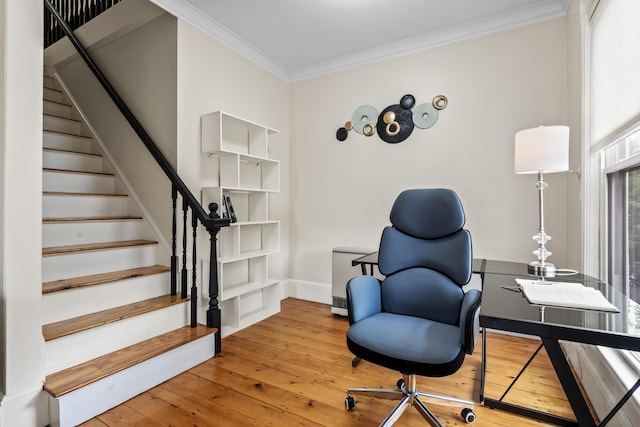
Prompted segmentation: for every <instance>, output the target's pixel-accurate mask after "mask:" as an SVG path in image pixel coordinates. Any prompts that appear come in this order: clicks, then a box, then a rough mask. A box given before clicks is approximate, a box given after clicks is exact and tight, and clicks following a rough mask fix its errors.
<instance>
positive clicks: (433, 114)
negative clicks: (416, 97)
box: [413, 104, 439, 129]
mask: <svg viewBox="0 0 640 427" xmlns="http://www.w3.org/2000/svg"><path fill="white" fill-rule="evenodd" d="M438 116H439V113H438V110H437V109H436V108H435V107H434V106H433V105H432V104H420V105H418V106H417V107H416V108H415V109H414V110H413V124H415V125H416V127H419V128H420V129H429V128H430V127H431V126H433V125H435V124H436V122H437V121H438Z"/></svg>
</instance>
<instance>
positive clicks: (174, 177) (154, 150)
mask: <svg viewBox="0 0 640 427" xmlns="http://www.w3.org/2000/svg"><path fill="white" fill-rule="evenodd" d="M118 1H119V0H107V1H104V0H103V1H100V0H75V1H72V0H44V5H45V7H46V9H47V10H48V11H49V14H50V15H51V19H50V21H49V22H50V23H49V24H47V20H46V19H45V25H47V26H48V27H50V28H55V29H56V31H58V30H59V31H61V33H62V34H63V37H64V36H66V37H68V38H69V41H70V42H71V43H72V44H73V46H74V47H75V48H76V50H77V51H78V54H79V55H80V57H81V58H82V59H83V60H84V62H85V63H86V64H87V66H88V67H89V69H90V70H91V71H92V72H93V74H94V76H95V77H96V78H97V79H98V81H99V82H100V84H101V85H102V87H103V88H104V90H105V91H106V92H107V94H108V95H109V96H110V97H111V99H112V101H113V102H114V103H115V105H116V106H117V107H118V109H119V110H120V112H121V113H122V115H123V116H124V117H125V119H126V120H127V122H128V123H129V125H130V126H131V127H132V128H133V130H134V131H135V132H136V134H137V135H138V137H139V138H140V140H141V141H142V143H143V144H144V145H145V146H146V147H147V149H148V150H149V152H150V153H151V155H152V156H153V158H154V159H155V161H156V162H157V163H158V165H159V166H160V168H161V169H162V171H163V172H164V173H165V175H166V176H167V178H169V180H170V181H171V199H172V209H173V223H172V242H171V250H172V253H171V294H172V295H176V294H177V292H178V264H179V256H178V253H177V250H178V248H177V241H176V240H177V238H176V234H177V228H178V226H177V222H178V215H179V214H178V209H177V206H178V196H180V197H181V198H182V220H183V224H182V226H183V229H182V237H183V238H182V247H183V248H182V249H183V252H182V258H183V259H182V271H181V275H180V293H181V296H182V297H183V298H186V297H187V291H188V272H187V231H188V228H187V218H188V212H189V210H190V211H191V228H192V239H193V248H192V253H191V258H192V266H191V269H192V282H191V290H190V291H191V292H190V293H191V295H190V298H191V313H190V314H191V327H195V326H196V325H197V307H198V304H197V300H198V289H197V282H196V278H197V275H196V271H197V270H196V265H197V264H196V263H197V258H196V241H197V229H198V226H199V225H202V226H204V228H205V229H206V231H207V232H208V233H209V237H210V249H209V251H210V256H209V260H210V262H209V284H208V285H209V306H208V308H207V316H206V317H207V320H206V323H207V326H208V327H210V328H218V331H217V333H216V338H215V341H216V351H217V352H219V351H220V346H221V326H222V320H221V311H220V305H219V301H218V295H219V287H218V263H217V258H218V256H217V251H216V240H217V235H218V232H219V231H220V229H221V228H222V227H226V226H228V225H229V223H230V220H229V219H228V218H221V217H220V216H219V215H218V213H217V211H218V205H217V204H216V203H211V204H210V205H209V212H206V211H205V210H204V208H203V207H202V205H201V204H200V202H199V201H198V200H197V199H196V198H195V196H194V195H193V193H191V191H190V190H189V188H188V187H187V186H186V184H185V183H184V182H183V181H182V179H181V178H180V177H179V176H178V173H177V172H176V170H175V169H174V168H173V166H171V164H170V163H169V161H168V160H167V158H166V157H165V156H164V154H162V152H161V151H160V149H159V148H158V146H157V145H156V144H155V142H154V141H153V140H152V139H151V136H149V134H148V133H147V131H146V130H145V129H144V128H143V127H142V125H141V124H140V122H139V121H138V119H136V117H135V115H134V114H133V113H132V112H131V110H130V109H129V107H127V105H126V104H125V102H124V101H123V100H122V98H121V97H120V95H118V93H117V92H116V90H115V89H114V88H113V86H112V85H111V83H109V81H108V80H107V78H106V77H105V75H104V74H103V73H102V71H101V70H100V69H99V68H98V66H97V65H96V63H95V62H94V61H93V60H92V59H91V57H90V56H89V54H88V53H87V51H86V49H85V48H84V47H83V46H82V44H81V43H80V41H79V40H78V38H77V37H76V36H75V34H74V33H73V30H72V28H71V26H70V25H69V24H68V23H67V21H66V19H65V17H66V18H69V17H70V18H72V19H76V18H74V16H75V14H76V11H79V10H81V11H84V10H85V9H87V8H89V9H91V12H92V13H93V12H94V11H100V12H102V11H104V10H106V9H107V8H108V7H110V6H112V5H113V4H115V3H117V2H118ZM54 3H56V4H57V6H58V7H60V9H57V8H56V7H55V6H54ZM49 14H47V11H46V10H45V16H47V15H49ZM87 16H89V14H87ZM82 19H86V18H77V21H78V22H86V20H85V21H82ZM53 20H55V25H53V24H51V21H53ZM87 20H88V19H87ZM80 25H81V24H80ZM48 27H45V32H46V30H47V28H48Z"/></svg>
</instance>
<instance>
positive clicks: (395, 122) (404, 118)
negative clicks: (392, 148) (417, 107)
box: [377, 104, 413, 144]
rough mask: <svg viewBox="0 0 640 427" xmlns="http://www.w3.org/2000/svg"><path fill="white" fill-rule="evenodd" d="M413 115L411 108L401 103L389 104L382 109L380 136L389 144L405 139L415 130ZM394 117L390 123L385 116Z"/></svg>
mask: <svg viewBox="0 0 640 427" xmlns="http://www.w3.org/2000/svg"><path fill="white" fill-rule="evenodd" d="M389 113H392V114H389ZM412 116H413V114H412V113H411V110H408V109H405V108H402V107H401V106H400V104H394V105H389V106H388V107H387V108H385V109H384V110H382V113H380V117H379V118H378V129H377V130H378V136H379V137H380V139H382V140H383V141H384V142H388V143H389V144H397V143H398V142H402V141H404V140H405V139H407V138H408V137H409V135H411V132H413V117H412ZM392 117H393V119H392V120H391V121H389V123H387V122H385V118H387V119H390V118H392Z"/></svg>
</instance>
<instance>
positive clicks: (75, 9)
mask: <svg viewBox="0 0 640 427" xmlns="http://www.w3.org/2000/svg"><path fill="white" fill-rule="evenodd" d="M120 1H121V0H49V2H50V3H51V4H52V5H53V7H55V8H56V10H57V11H58V12H59V14H60V16H61V17H62V19H64V21H65V22H66V23H67V24H68V25H69V28H71V30H72V31H73V30H76V29H77V28H79V27H81V26H83V25H84V24H85V23H87V22H89V21H90V20H92V19H93V18H95V17H96V16H98V15H100V14H101V13H102V12H104V11H105V10H107V9H109V8H110V7H111V6H113V5H115V4H116V3H119V2H120ZM64 36H65V32H64V29H63V28H62V26H61V25H60V24H59V22H58V21H57V20H56V19H55V18H54V17H53V16H52V15H51V14H50V13H47V11H46V10H45V13H44V47H45V48H46V47H49V46H51V45H52V44H54V43H55V42H57V41H58V40H60V39H62V38H63V37H64Z"/></svg>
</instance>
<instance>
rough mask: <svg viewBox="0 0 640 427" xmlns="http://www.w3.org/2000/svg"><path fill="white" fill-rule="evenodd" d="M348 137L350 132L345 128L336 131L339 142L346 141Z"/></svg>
mask: <svg viewBox="0 0 640 427" xmlns="http://www.w3.org/2000/svg"><path fill="white" fill-rule="evenodd" d="M348 136H349V132H347V129H345V128H340V129H338V130H337V131H336V138H337V140H338V141H344V140H346V139H347V137H348Z"/></svg>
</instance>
